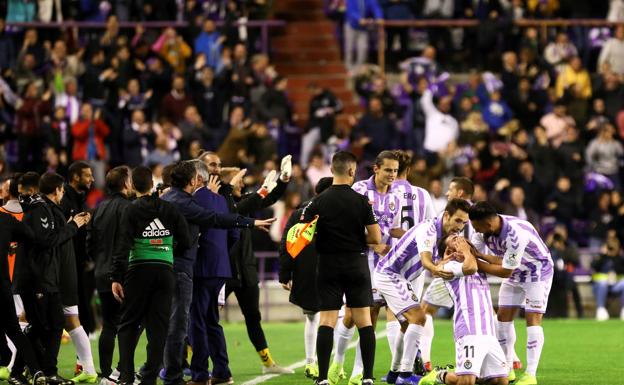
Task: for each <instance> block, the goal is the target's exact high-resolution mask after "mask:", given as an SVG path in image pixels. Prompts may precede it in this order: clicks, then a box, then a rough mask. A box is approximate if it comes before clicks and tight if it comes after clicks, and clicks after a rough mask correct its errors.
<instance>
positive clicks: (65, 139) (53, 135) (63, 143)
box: [45, 107, 73, 166]
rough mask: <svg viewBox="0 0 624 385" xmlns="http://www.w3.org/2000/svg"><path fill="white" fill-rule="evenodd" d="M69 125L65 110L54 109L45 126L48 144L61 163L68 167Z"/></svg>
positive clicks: (71, 143) (69, 156) (69, 148)
mask: <svg viewBox="0 0 624 385" xmlns="http://www.w3.org/2000/svg"><path fill="white" fill-rule="evenodd" d="M71 126H72V125H71V124H70V123H69V120H68V119H67V118H66V117H65V108H63V107H56V108H55V109H54V116H53V117H52V121H51V122H49V123H48V124H46V125H45V127H46V128H45V129H46V131H47V132H46V134H47V139H48V141H47V142H48V144H49V145H50V146H52V147H53V148H54V150H55V151H56V153H57V154H58V156H59V157H60V161H61V163H63V164H64V165H65V166H69V163H70V162H71V160H72V157H71V155H72V150H73V138H72V134H71Z"/></svg>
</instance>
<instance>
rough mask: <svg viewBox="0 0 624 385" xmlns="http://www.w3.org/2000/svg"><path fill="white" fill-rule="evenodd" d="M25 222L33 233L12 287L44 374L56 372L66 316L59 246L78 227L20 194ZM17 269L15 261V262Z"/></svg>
mask: <svg viewBox="0 0 624 385" xmlns="http://www.w3.org/2000/svg"><path fill="white" fill-rule="evenodd" d="M20 204H21V205H22V208H23V209H24V219H23V220H22V222H23V223H24V224H26V225H27V226H28V227H30V229H31V230H32V231H33V232H34V235H35V237H34V240H33V242H29V244H28V245H27V255H28V262H27V263H26V264H24V265H23V266H22V267H24V268H25V269H24V271H21V272H16V273H15V274H14V290H15V291H16V292H17V293H18V294H20V296H21V297H22V301H23V302H24V310H25V311H26V315H27V317H28V322H29V323H30V329H29V332H28V336H29V337H30V338H31V341H32V342H33V346H39V347H40V349H38V351H37V353H38V355H39V356H38V358H39V361H40V363H41V366H42V369H43V372H44V374H45V375H46V376H54V375H56V374H57V356H58V352H59V348H60V344H61V335H62V332H63V325H64V323H65V317H64V315H63V304H62V301H61V295H60V291H59V269H60V261H59V259H60V246H61V245H63V244H64V243H66V242H67V241H69V240H71V239H72V237H73V236H74V235H76V232H77V231H78V227H77V226H76V225H75V223H74V222H71V223H69V224H67V223H66V222H65V218H64V217H63V215H62V213H60V210H59V209H58V208H57V209H56V210H58V211H59V213H60V215H59V213H57V214H56V215H55V213H54V210H53V208H52V207H50V206H49V205H48V204H47V203H46V202H45V200H44V198H42V197H41V196H39V195H33V196H20ZM16 268H17V264H16Z"/></svg>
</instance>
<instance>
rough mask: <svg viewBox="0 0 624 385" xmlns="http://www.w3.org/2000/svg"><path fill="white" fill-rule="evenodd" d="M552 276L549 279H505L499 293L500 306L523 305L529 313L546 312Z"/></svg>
mask: <svg viewBox="0 0 624 385" xmlns="http://www.w3.org/2000/svg"><path fill="white" fill-rule="evenodd" d="M551 286H552V277H550V279H548V280H547V281H538V282H510V281H509V280H505V281H503V283H502V284H501V287H500V291H499V293H498V307H523V308H524V311H525V312H527V313H542V314H543V313H545V312H546V306H547V305H548V295H549V294H550V287H551Z"/></svg>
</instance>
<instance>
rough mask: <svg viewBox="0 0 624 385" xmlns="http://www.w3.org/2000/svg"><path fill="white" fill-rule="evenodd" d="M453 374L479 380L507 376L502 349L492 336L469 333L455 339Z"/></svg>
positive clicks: (507, 369) (507, 371)
mask: <svg viewBox="0 0 624 385" xmlns="http://www.w3.org/2000/svg"><path fill="white" fill-rule="evenodd" d="M455 364H456V366H455V374H457V375H458V376H461V375H466V374H470V375H473V376H476V377H477V378H479V379H481V380H489V379H491V378H497V377H507V376H508V375H509V368H507V362H506V359H505V354H504V353H503V349H502V348H501V346H500V344H499V343H498V339H496V337H494V336H487V335H478V336H477V335H470V336H464V337H462V338H460V339H458V340H456V341H455Z"/></svg>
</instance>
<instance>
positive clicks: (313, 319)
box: [304, 313, 320, 364]
mask: <svg viewBox="0 0 624 385" xmlns="http://www.w3.org/2000/svg"><path fill="white" fill-rule="evenodd" d="M319 319H320V314H319V313H315V314H306V319H305V329H304V341H305V354H306V363H307V364H313V363H315V362H316V334H317V332H318V325H319Z"/></svg>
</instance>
